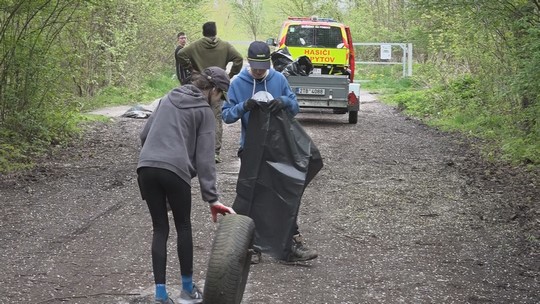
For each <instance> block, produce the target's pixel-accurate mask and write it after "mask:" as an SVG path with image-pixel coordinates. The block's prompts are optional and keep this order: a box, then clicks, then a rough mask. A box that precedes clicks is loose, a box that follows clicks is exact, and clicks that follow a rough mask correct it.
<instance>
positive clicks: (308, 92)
mask: <svg viewBox="0 0 540 304" xmlns="http://www.w3.org/2000/svg"><path fill="white" fill-rule="evenodd" d="M325 93H326V90H325V89H315V88H296V94H302V95H324V94H325Z"/></svg>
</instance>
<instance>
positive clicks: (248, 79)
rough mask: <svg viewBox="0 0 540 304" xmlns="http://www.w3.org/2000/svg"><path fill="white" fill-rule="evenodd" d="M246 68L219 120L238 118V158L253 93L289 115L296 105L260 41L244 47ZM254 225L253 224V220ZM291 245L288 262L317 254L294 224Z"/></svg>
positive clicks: (274, 108)
mask: <svg viewBox="0 0 540 304" xmlns="http://www.w3.org/2000/svg"><path fill="white" fill-rule="evenodd" d="M247 59H248V62H249V67H247V68H245V69H243V70H242V71H241V72H240V74H238V76H237V77H235V79H234V80H233V81H232V82H231V86H230V88H229V91H228V92H227V97H228V100H227V101H226V102H225V103H224V105H223V109H222V110H223V121H224V122H225V123H227V124H231V123H234V122H236V121H238V119H241V125H242V128H241V137H240V147H239V149H238V156H239V157H240V158H241V159H242V153H243V147H244V140H245V136H246V129H247V126H248V120H249V112H250V111H251V110H253V109H254V108H256V107H257V106H258V104H257V101H256V100H254V99H253V96H254V95H255V94H256V93H257V92H261V91H266V92H267V93H270V95H271V96H273V98H274V99H272V100H270V101H269V102H268V109H269V110H270V111H271V112H273V113H275V112H277V111H279V110H281V109H285V110H286V111H287V112H289V113H290V115H291V116H295V115H296V114H297V113H298V112H299V111H300V108H299V106H298V101H297V100H296V95H295V94H294V93H293V91H292V90H291V87H290V86H289V83H288V81H287V79H286V78H285V76H284V75H283V74H281V73H279V72H277V71H276V70H274V69H272V68H271V63H270V48H269V47H268V45H267V44H266V43H264V42H262V41H254V42H252V43H251V44H250V45H249V48H248V58H247ZM255 225H257V223H255ZM292 243H293V246H292V248H291V255H290V256H289V257H288V258H287V261H288V262H296V261H307V260H311V259H314V258H316V257H317V256H318V254H317V252H316V251H315V250H313V249H309V248H308V247H307V246H305V245H304V244H303V242H302V237H301V235H300V232H299V231H298V224H295V228H294V234H293V242H292Z"/></svg>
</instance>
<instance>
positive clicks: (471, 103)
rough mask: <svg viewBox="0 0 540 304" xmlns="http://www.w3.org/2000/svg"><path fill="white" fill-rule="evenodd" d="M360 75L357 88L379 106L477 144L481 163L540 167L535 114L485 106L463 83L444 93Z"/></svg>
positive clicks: (383, 75) (380, 75) (387, 76)
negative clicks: (371, 94)
mask: <svg viewBox="0 0 540 304" xmlns="http://www.w3.org/2000/svg"><path fill="white" fill-rule="evenodd" d="M364 76H367V77H364V78H367V79H366V80H367V81H366V80H364V81H363V82H362V89H364V90H367V91H370V92H376V93H378V94H380V95H379V99H380V100H381V101H382V102H384V103H386V104H389V105H393V106H396V107H397V108H399V109H401V110H403V111H404V112H405V113H406V114H407V115H410V116H414V117H417V118H420V119H422V120H423V121H424V122H426V123H427V124H428V125H431V126H433V127H436V128H439V129H441V130H445V131H453V132H454V131H455V132H460V133H461V134H463V135H465V136H472V137H476V138H479V139H482V142H484V146H483V147H481V150H482V151H483V155H484V156H485V158H486V159H489V160H502V161H506V162H509V163H512V164H514V165H524V166H527V167H530V168H538V167H540V153H538V151H540V130H539V128H540V127H539V122H538V119H539V118H538V115H537V113H538V112H539V110H538V109H534V108H532V109H514V110H513V111H508V110H502V109H501V108H500V107H499V106H497V105H498V104H499V103H497V101H495V103H494V104H495V106H490V104H489V102H487V101H486V100H485V98H483V96H481V95H480V94H479V93H478V92H479V91H477V90H476V88H475V83H474V81H473V80H471V79H468V78H466V79H457V80H456V82H455V83H452V84H451V85H449V86H447V87H444V88H424V87H421V86H420V85H419V84H418V82H417V81H416V80H415V79H414V78H401V77H395V75H393V74H392V71H388V70H383V71H380V72H373V71H371V73H368V74H367V75H364ZM357 77H358V78H360V79H362V78H361V77H362V75H359V76H357ZM477 85H481V83H477Z"/></svg>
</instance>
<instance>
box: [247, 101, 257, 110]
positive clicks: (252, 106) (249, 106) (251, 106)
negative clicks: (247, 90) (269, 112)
mask: <svg viewBox="0 0 540 304" xmlns="http://www.w3.org/2000/svg"><path fill="white" fill-rule="evenodd" d="M256 107H257V101H256V100H255V99H251V98H250V99H248V100H246V101H245V102H244V110H246V111H251V110H253V109H255V108H256Z"/></svg>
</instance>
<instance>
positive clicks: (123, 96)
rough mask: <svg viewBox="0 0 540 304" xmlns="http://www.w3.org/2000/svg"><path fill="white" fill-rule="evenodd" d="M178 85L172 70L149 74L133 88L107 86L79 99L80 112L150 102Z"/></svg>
mask: <svg viewBox="0 0 540 304" xmlns="http://www.w3.org/2000/svg"><path fill="white" fill-rule="evenodd" d="M177 85H178V79H177V78H176V75H175V74H174V71H172V70H171V71H169V70H167V71H163V72H162V73H160V74H155V75H151V76H149V77H148V78H147V79H145V80H144V82H143V83H142V84H141V85H139V86H138V87H135V88H129V87H107V88H105V89H104V90H102V91H101V92H99V93H98V94H97V95H96V96H93V97H91V98H83V99H81V100H80V104H81V105H82V106H81V112H87V111H90V110H95V109H99V108H103V107H109V106H117V105H137V104H150V103H151V102H152V101H154V100H156V99H157V98H160V97H161V96H163V95H165V94H166V93H167V92H169V91H170V90H171V89H173V88H174V87H176V86H177Z"/></svg>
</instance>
